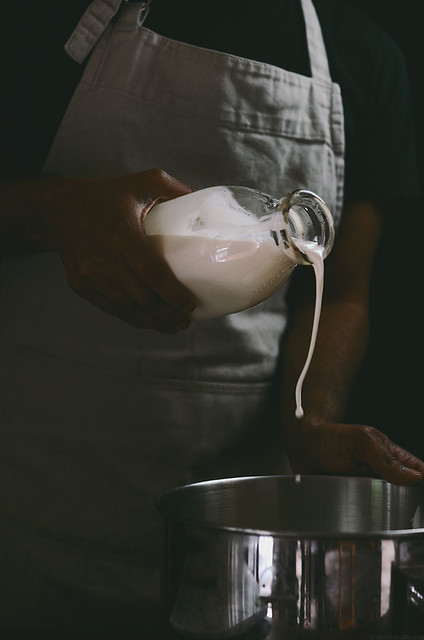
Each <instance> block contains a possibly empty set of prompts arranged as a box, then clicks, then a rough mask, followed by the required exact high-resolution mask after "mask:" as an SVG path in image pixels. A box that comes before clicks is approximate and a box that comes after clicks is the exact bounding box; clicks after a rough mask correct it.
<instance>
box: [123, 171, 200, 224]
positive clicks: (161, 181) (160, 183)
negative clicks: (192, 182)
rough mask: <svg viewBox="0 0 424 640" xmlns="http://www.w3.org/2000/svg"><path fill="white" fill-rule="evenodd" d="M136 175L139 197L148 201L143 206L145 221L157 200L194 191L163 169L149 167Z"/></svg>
mask: <svg viewBox="0 0 424 640" xmlns="http://www.w3.org/2000/svg"><path fill="white" fill-rule="evenodd" d="M134 177H135V178H136V180H137V183H138V185H139V193H136V195H137V197H138V199H139V200H142V201H144V202H146V201H147V206H145V207H143V210H142V212H141V220H142V221H144V218H145V217H146V215H147V213H148V212H149V210H150V209H151V208H152V206H153V205H154V204H156V203H157V202H163V201H165V200H170V199H172V198H177V197H178V196H182V195H185V194H186V193H191V192H192V188H191V187H189V186H188V185H186V184H184V183H183V182H180V181H179V180H177V179H176V178H174V177H173V176H171V175H169V173H166V171H163V170H162V169H158V168H155V169H149V170H148V171H143V172H142V173H139V174H135V175H134ZM136 192H137V189H136Z"/></svg>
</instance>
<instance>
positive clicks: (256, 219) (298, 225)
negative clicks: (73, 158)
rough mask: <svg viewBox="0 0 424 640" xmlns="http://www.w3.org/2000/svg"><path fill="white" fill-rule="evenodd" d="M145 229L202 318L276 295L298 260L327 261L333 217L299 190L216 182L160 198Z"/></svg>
mask: <svg viewBox="0 0 424 640" xmlns="http://www.w3.org/2000/svg"><path fill="white" fill-rule="evenodd" d="M144 224H145V231H146V234H147V236H148V237H149V239H150V241H151V242H152V243H153V244H154V246H155V248H156V250H157V251H158V252H159V253H160V254H161V255H162V256H163V257H164V258H165V260H166V261H167V262H168V264H169V265H170V267H171V268H172V270H173V272H174V273H175V275H176V276H177V278H178V279H179V280H180V281H181V282H182V283H184V284H185V285H186V286H187V287H188V288H189V289H190V290H191V291H192V292H193V294H194V295H195V296H196V298H197V308H196V310H195V311H194V312H193V314H192V317H193V319H195V320H203V319H208V318H213V317H217V316H222V315H227V314H230V313H235V312H237V311H241V310H243V309H247V308H249V307H252V306H254V305H256V304H258V303H260V302H262V301H263V300H265V299H266V298H268V297H269V296H271V295H272V294H273V293H275V291H277V289H279V287H280V286H281V285H282V284H283V283H284V282H285V281H286V280H287V279H288V277H289V276H290V274H291V273H292V271H293V269H294V268H295V266H296V265H301V264H302V265H308V264H311V260H310V259H309V258H308V253H309V252H310V251H311V250H313V249H314V248H315V249H318V250H320V251H321V252H322V255H323V258H325V257H326V256H327V255H328V253H329V252H330V251H331V248H332V246H333V242H334V222H333V218H332V215H331V213H330V211H329V209H328V207H327V205H326V204H325V202H324V201H323V200H322V199H321V198H320V197H319V196H317V195H316V194H315V193H313V192H312V191H308V190H305V189H299V190H296V191H293V192H291V193H289V194H287V195H286V196H284V197H283V198H281V199H276V198H273V197H272V196H269V195H267V194H265V193H262V192H261V191H257V190H255V189H250V188H249V187H241V186H215V187H208V188H206V189H201V190H199V191H194V192H193V193H189V194H186V195H183V196H180V197H178V198H174V199H173V200H167V201H166V202H161V203H159V204H157V205H155V206H154V207H152V209H151V210H150V211H149V213H148V214H147V216H146V218H145V222H144Z"/></svg>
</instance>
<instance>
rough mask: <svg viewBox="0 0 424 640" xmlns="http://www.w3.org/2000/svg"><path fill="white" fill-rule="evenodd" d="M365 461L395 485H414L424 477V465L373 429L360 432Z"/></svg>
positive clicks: (379, 474)
mask: <svg viewBox="0 0 424 640" xmlns="http://www.w3.org/2000/svg"><path fill="white" fill-rule="evenodd" d="M359 433H360V439H361V441H362V442H361V450H362V452H363V459H364V458H365V461H366V463H367V465H368V467H369V468H370V469H372V470H373V471H374V472H375V473H376V474H377V475H378V476H380V477H381V478H383V479H384V480H386V481H387V482H391V483H393V484H402V485H412V484H416V483H417V482H419V481H420V480H422V478H423V477H424V463H423V462H422V461H421V460H419V459H418V458H416V457H415V456H414V455H412V453H410V452H409V451H406V450H405V449H402V447H400V446H399V445H397V444H395V443H393V442H392V441H391V440H390V439H389V438H388V437H387V436H386V435H385V434H383V433H382V432H381V431H378V430H377V429H374V428H373V427H364V428H363V429H362V430H361V431H360V432H359Z"/></svg>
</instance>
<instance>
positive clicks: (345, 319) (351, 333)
mask: <svg viewBox="0 0 424 640" xmlns="http://www.w3.org/2000/svg"><path fill="white" fill-rule="evenodd" d="M312 313H313V309H311V308H308V309H304V310H302V311H300V312H299V313H297V314H296V317H295V318H294V319H293V322H292V326H291V329H290V330H289V334H288V336H287V340H286V342H285V346H284V350H283V353H282V391H281V408H282V419H283V424H284V427H285V429H286V430H287V431H288V433H289V434H290V431H292V430H293V429H297V428H299V423H300V421H299V420H298V419H297V418H295V387H296V383H297V380H298V377H299V375H300V372H301V370H302V368H303V365H304V363H305V360H306V354H307V350H308V346H309V336H310V333H311V327H312ZM367 341H368V315H367V311H366V309H365V308H364V307H363V306H361V305H359V304H356V303H348V302H338V303H332V304H327V305H324V306H323V309H322V313H321V319H320V325H319V331H318V337H317V342H316V345H315V350H314V356H313V358H312V362H311V365H310V367H309V370H308V373H307V375H306V378H305V381H304V384H303V389H302V406H303V410H304V417H303V418H302V420H301V423H302V425H310V426H312V425H314V424H319V423H323V422H339V421H340V420H342V418H343V413H344V409H345V407H346V403H347V400H348V398H349V393H350V390H351V388H352V385H353V383H354V381H355V378H356V376H357V373H358V371H359V368H360V366H361V363H362V359H363V356H364V352H365V349H366V346H367Z"/></svg>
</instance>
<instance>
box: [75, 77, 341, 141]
mask: <svg viewBox="0 0 424 640" xmlns="http://www.w3.org/2000/svg"><path fill="white" fill-rule="evenodd" d="M81 84H84V86H85V87H87V88H88V89H92V88H93V85H92V84H90V83H81ZM95 88H96V89H97V90H100V91H105V92H110V93H112V92H113V93H116V94H120V95H126V96H129V97H130V98H133V99H134V100H136V101H137V102H140V103H143V104H149V105H152V106H155V107H158V108H160V109H163V110H164V111H166V112H168V113H177V114H178V115H180V116H182V117H185V118H187V119H189V120H190V121H193V120H196V121H197V122H198V123H202V122H208V123H219V124H221V125H226V126H227V127H228V128H230V129H234V130H236V131H240V132H246V133H259V134H261V133H262V134H266V135H273V136H275V137H280V138H290V139H291V140H302V141H304V142H312V143H322V144H326V145H328V146H329V147H331V148H333V142H332V139H331V132H330V136H328V137H323V136H315V137H312V136H311V134H309V132H308V133H304V134H302V133H293V132H292V131H290V130H288V129H274V128H272V127H255V126H249V125H247V124H242V123H239V122H234V121H232V120H231V119H224V118H218V117H212V116H211V117H206V116H204V115H203V114H202V115H201V116H198V115H197V114H196V113H195V112H190V111H186V110H184V109H178V108H176V107H175V105H169V106H168V105H166V104H163V103H160V102H157V101H154V100H149V99H148V98H144V97H142V96H140V95H138V94H135V93H131V92H129V91H126V90H123V89H116V88H115V87H108V86H106V85H105V86H102V85H100V84H97V85H96V87H95ZM325 108H326V110H327V111H328V112H329V114H331V113H332V110H331V107H330V108H327V107H325ZM233 113H238V114H240V113H243V112H242V111H240V110H234V112H233ZM246 113H247V112H246ZM276 118H278V116H276ZM283 122H289V123H293V122H295V121H294V120H287V119H283Z"/></svg>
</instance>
